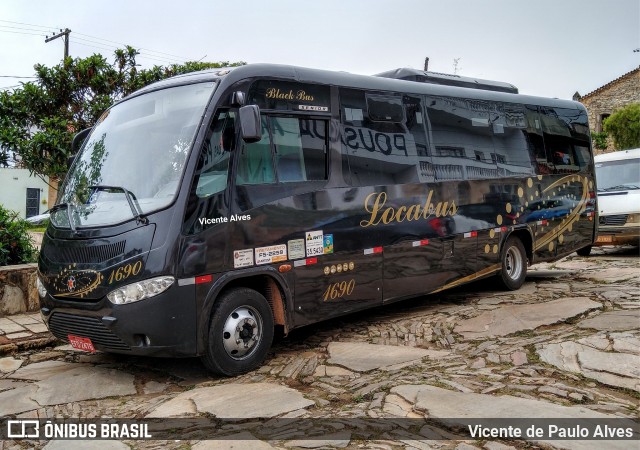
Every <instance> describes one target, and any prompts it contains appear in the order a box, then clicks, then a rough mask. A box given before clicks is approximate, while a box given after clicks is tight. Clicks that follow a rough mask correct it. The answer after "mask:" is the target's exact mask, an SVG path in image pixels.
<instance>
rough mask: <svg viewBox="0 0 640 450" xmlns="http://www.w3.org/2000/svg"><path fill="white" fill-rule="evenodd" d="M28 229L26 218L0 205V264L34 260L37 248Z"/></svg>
mask: <svg viewBox="0 0 640 450" xmlns="http://www.w3.org/2000/svg"><path fill="white" fill-rule="evenodd" d="M28 231H29V224H28V223H27V221H26V220H23V219H21V218H20V217H19V215H18V213H16V212H13V211H10V210H8V209H5V208H3V207H2V205H0V266H6V265H10V264H23V263H28V262H33V261H35V258H36V255H37V249H36V247H35V246H34V245H33V242H32V241H31V238H30V237H29V233H28Z"/></svg>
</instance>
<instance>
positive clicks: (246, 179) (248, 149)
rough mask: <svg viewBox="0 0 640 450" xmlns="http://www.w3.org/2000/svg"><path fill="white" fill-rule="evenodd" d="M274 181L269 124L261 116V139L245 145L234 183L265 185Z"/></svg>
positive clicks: (265, 118) (264, 117)
mask: <svg viewBox="0 0 640 450" xmlns="http://www.w3.org/2000/svg"><path fill="white" fill-rule="evenodd" d="M275 180H276V177H275V173H274V170H273V159H272V158H271V140H270V139H269V122H268V118H267V117H266V116H262V139H260V140H259V141H258V142H254V143H251V144H245V145H244V148H243V149H242V153H241V154H240V160H239V161H238V172H237V175H236V183H237V184H238V185H244V184H265V183H274V182H275Z"/></svg>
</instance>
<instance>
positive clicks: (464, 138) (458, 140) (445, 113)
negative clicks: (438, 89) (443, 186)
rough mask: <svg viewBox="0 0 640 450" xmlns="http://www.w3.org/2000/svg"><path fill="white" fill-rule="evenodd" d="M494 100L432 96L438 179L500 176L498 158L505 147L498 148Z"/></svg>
mask: <svg viewBox="0 0 640 450" xmlns="http://www.w3.org/2000/svg"><path fill="white" fill-rule="evenodd" d="M495 109H496V107H495V104H493V103H491V102H484V101H477V100H469V99H461V98H451V97H428V98H427V111H428V116H429V122H430V125H431V136H432V138H433V146H434V147H435V155H434V156H433V158H432V160H433V168H434V171H435V177H436V179H437V180H455V179H478V178H497V177H499V176H500V172H499V171H498V166H497V160H498V159H500V158H502V157H504V156H505V155H504V154H502V153H501V152H502V149H498V150H497V151H496V150H495V149H494V145H493V141H492V136H493V130H492V126H491V123H490V120H492V119H495V116H496V112H495Z"/></svg>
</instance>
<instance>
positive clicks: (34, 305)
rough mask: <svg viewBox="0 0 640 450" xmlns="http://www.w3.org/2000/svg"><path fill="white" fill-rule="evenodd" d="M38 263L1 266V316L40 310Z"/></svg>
mask: <svg viewBox="0 0 640 450" xmlns="http://www.w3.org/2000/svg"><path fill="white" fill-rule="evenodd" d="M37 268H38V265H37V264H35V263H34V264H20V265H16V266H2V267H0V317H3V316H8V315H11V314H18V313H24V312H27V311H37V310H38V289H37V287H36V277H37V275H36V271H37Z"/></svg>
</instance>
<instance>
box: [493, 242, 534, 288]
mask: <svg viewBox="0 0 640 450" xmlns="http://www.w3.org/2000/svg"><path fill="white" fill-rule="evenodd" d="M501 264H502V268H501V269H500V273H499V274H498V281H499V282H500V284H501V285H502V286H503V287H504V288H506V289H508V290H510V291H515V290H516V289H520V287H521V286H522V285H523V284H524V279H525V278H526V277H527V252H526V251H525V249H524V245H523V244H522V241H521V240H520V239H518V238H517V237H515V236H511V237H510V238H509V239H507V242H506V243H505V245H504V247H503V248H502V256H501Z"/></svg>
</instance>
